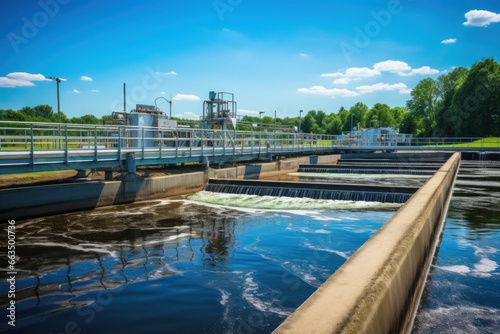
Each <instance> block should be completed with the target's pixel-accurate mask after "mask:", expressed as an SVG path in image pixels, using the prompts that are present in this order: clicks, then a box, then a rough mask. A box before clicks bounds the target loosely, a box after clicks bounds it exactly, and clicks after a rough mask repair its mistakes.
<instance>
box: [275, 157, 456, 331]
mask: <svg viewBox="0 0 500 334" xmlns="http://www.w3.org/2000/svg"><path fill="white" fill-rule="evenodd" d="M459 164H460V154H459V153H455V154H454V155H453V156H452V157H451V158H449V159H448V161H447V162H446V163H445V164H444V165H443V166H442V167H441V168H440V169H439V170H438V171H437V172H436V173H435V174H434V175H433V176H432V177H431V178H430V179H429V180H428V181H427V182H426V183H425V184H424V185H423V186H422V187H421V188H420V189H419V190H418V191H417V192H416V193H415V194H414V195H413V196H412V197H411V198H410V199H409V200H408V201H407V202H406V203H405V204H404V205H403V206H402V207H401V208H400V209H399V210H398V211H397V212H396V213H395V214H394V216H393V217H392V218H391V219H390V220H389V221H387V222H386V223H385V224H384V226H383V227H382V228H381V229H380V230H379V231H377V233H375V234H374V235H373V236H372V237H371V238H370V239H369V240H368V241H367V242H366V243H365V244H364V245H363V246H361V247H360V248H359V249H358V251H357V252H356V253H355V254H353V255H352V256H351V257H349V259H348V260H347V261H346V262H345V263H344V264H343V265H342V266H341V267H340V268H339V269H338V270H337V271H336V272H335V273H334V274H333V275H332V276H331V277H330V278H329V279H328V280H327V281H326V282H325V283H324V284H323V285H322V286H320V287H319V288H318V290H316V292H315V293H314V294H313V295H311V296H310V297H309V298H308V299H307V300H306V301H305V302H304V303H303V304H302V305H301V306H300V307H299V308H298V309H297V310H296V311H295V312H294V313H292V315H290V316H289V317H288V318H287V319H286V320H285V321H284V322H283V323H282V324H281V325H280V326H279V327H278V328H277V329H276V330H275V331H274V333H276V334H280V333H408V332H409V331H410V330H411V326H412V322H413V317H414V314H415V312H416V309H417V307H418V303H419V300H420V296H421V293H422V290H423V287H424V284H425V278H426V276H427V273H428V270H429V267H430V264H431V261H432V258H433V256H434V253H435V249H436V247H437V244H438V241H439V236H440V234H441V231H442V227H443V224H444V220H445V218H446V215H447V209H448V205H449V201H450V198H451V195H452V190H453V184H454V181H455V178H456V174H457V171H458V167H459Z"/></svg>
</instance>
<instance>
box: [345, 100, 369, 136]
mask: <svg viewBox="0 0 500 334" xmlns="http://www.w3.org/2000/svg"><path fill="white" fill-rule="evenodd" d="M368 110H369V109H368V106H367V105H366V104H364V103H362V102H357V103H356V104H355V105H353V106H352V107H351V108H350V109H349V114H350V115H349V122H350V121H351V119H350V117H351V115H354V116H353V127H357V126H358V124H359V126H360V127H362V128H363V127H366V114H367V113H368ZM350 130H351V125H350V123H349V129H348V130H347V131H350Z"/></svg>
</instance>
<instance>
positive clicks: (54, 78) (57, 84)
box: [47, 77, 66, 123]
mask: <svg viewBox="0 0 500 334" xmlns="http://www.w3.org/2000/svg"><path fill="white" fill-rule="evenodd" d="M47 79H50V80H54V81H55V82H56V86H57V123H61V102H60V100H59V83H60V82H61V81H66V79H63V78H57V77H48V78H47Z"/></svg>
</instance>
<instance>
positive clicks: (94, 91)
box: [91, 89, 101, 93]
mask: <svg viewBox="0 0 500 334" xmlns="http://www.w3.org/2000/svg"><path fill="white" fill-rule="evenodd" d="M91 92H92V93H100V92H101V91H100V90H99V89H92V90H91Z"/></svg>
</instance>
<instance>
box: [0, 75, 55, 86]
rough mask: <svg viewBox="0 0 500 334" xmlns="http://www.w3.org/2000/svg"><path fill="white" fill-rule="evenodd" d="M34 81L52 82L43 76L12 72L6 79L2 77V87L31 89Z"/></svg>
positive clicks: (0, 82)
mask: <svg viewBox="0 0 500 334" xmlns="http://www.w3.org/2000/svg"><path fill="white" fill-rule="evenodd" d="M33 81H51V80H50V79H48V78H46V77H45V76H44V75H42V74H31V73H26V72H12V73H9V74H7V75H6V76H5V77H0V87H7V88H14V87H30V86H34V85H35V84H34V83H33Z"/></svg>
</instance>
